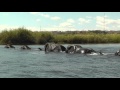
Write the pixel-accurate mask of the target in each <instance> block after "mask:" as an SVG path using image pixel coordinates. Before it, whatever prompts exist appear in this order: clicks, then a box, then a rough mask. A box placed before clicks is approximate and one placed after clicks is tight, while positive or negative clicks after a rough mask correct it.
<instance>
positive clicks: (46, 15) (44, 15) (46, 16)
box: [39, 13, 50, 18]
mask: <svg viewBox="0 0 120 90" xmlns="http://www.w3.org/2000/svg"><path fill="white" fill-rule="evenodd" d="M39 15H40V16H42V17H45V18H49V17H50V15H48V14H43V13H39Z"/></svg>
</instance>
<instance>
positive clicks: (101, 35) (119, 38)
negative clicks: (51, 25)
mask: <svg viewBox="0 0 120 90" xmlns="http://www.w3.org/2000/svg"><path fill="white" fill-rule="evenodd" d="M47 42H55V43H62V44H68V43H69V44H81V43H82V44H85V43H91V44H92V43H95V44H98V43H120V32H110V31H109V32H105V31H99V30H97V31H79V32H78V31H74V32H68V31H66V32H47V31H46V32H43V31H41V32H37V31H34V32H32V31H30V30H28V29H25V28H23V27H22V28H18V29H13V30H9V31H7V30H4V31H2V32H1V33H0V44H7V43H12V44H45V43H47Z"/></svg>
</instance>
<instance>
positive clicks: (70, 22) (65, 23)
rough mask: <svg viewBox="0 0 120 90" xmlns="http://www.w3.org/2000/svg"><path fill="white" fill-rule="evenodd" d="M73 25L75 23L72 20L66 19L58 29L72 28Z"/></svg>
mask: <svg viewBox="0 0 120 90" xmlns="http://www.w3.org/2000/svg"><path fill="white" fill-rule="evenodd" d="M73 23H75V21H74V20H73V19H67V20H66V21H65V22H63V23H60V24H59V26H60V27H68V28H69V27H74V25H73Z"/></svg>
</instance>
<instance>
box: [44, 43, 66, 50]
mask: <svg viewBox="0 0 120 90" xmlns="http://www.w3.org/2000/svg"><path fill="white" fill-rule="evenodd" d="M63 51H66V48H65V47H64V46H62V45H60V44H55V43H47V44H45V52H63Z"/></svg>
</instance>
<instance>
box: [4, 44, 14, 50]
mask: <svg viewBox="0 0 120 90" xmlns="http://www.w3.org/2000/svg"><path fill="white" fill-rule="evenodd" d="M5 48H14V49H15V47H14V46H13V45H12V44H7V45H6V46H5Z"/></svg>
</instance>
